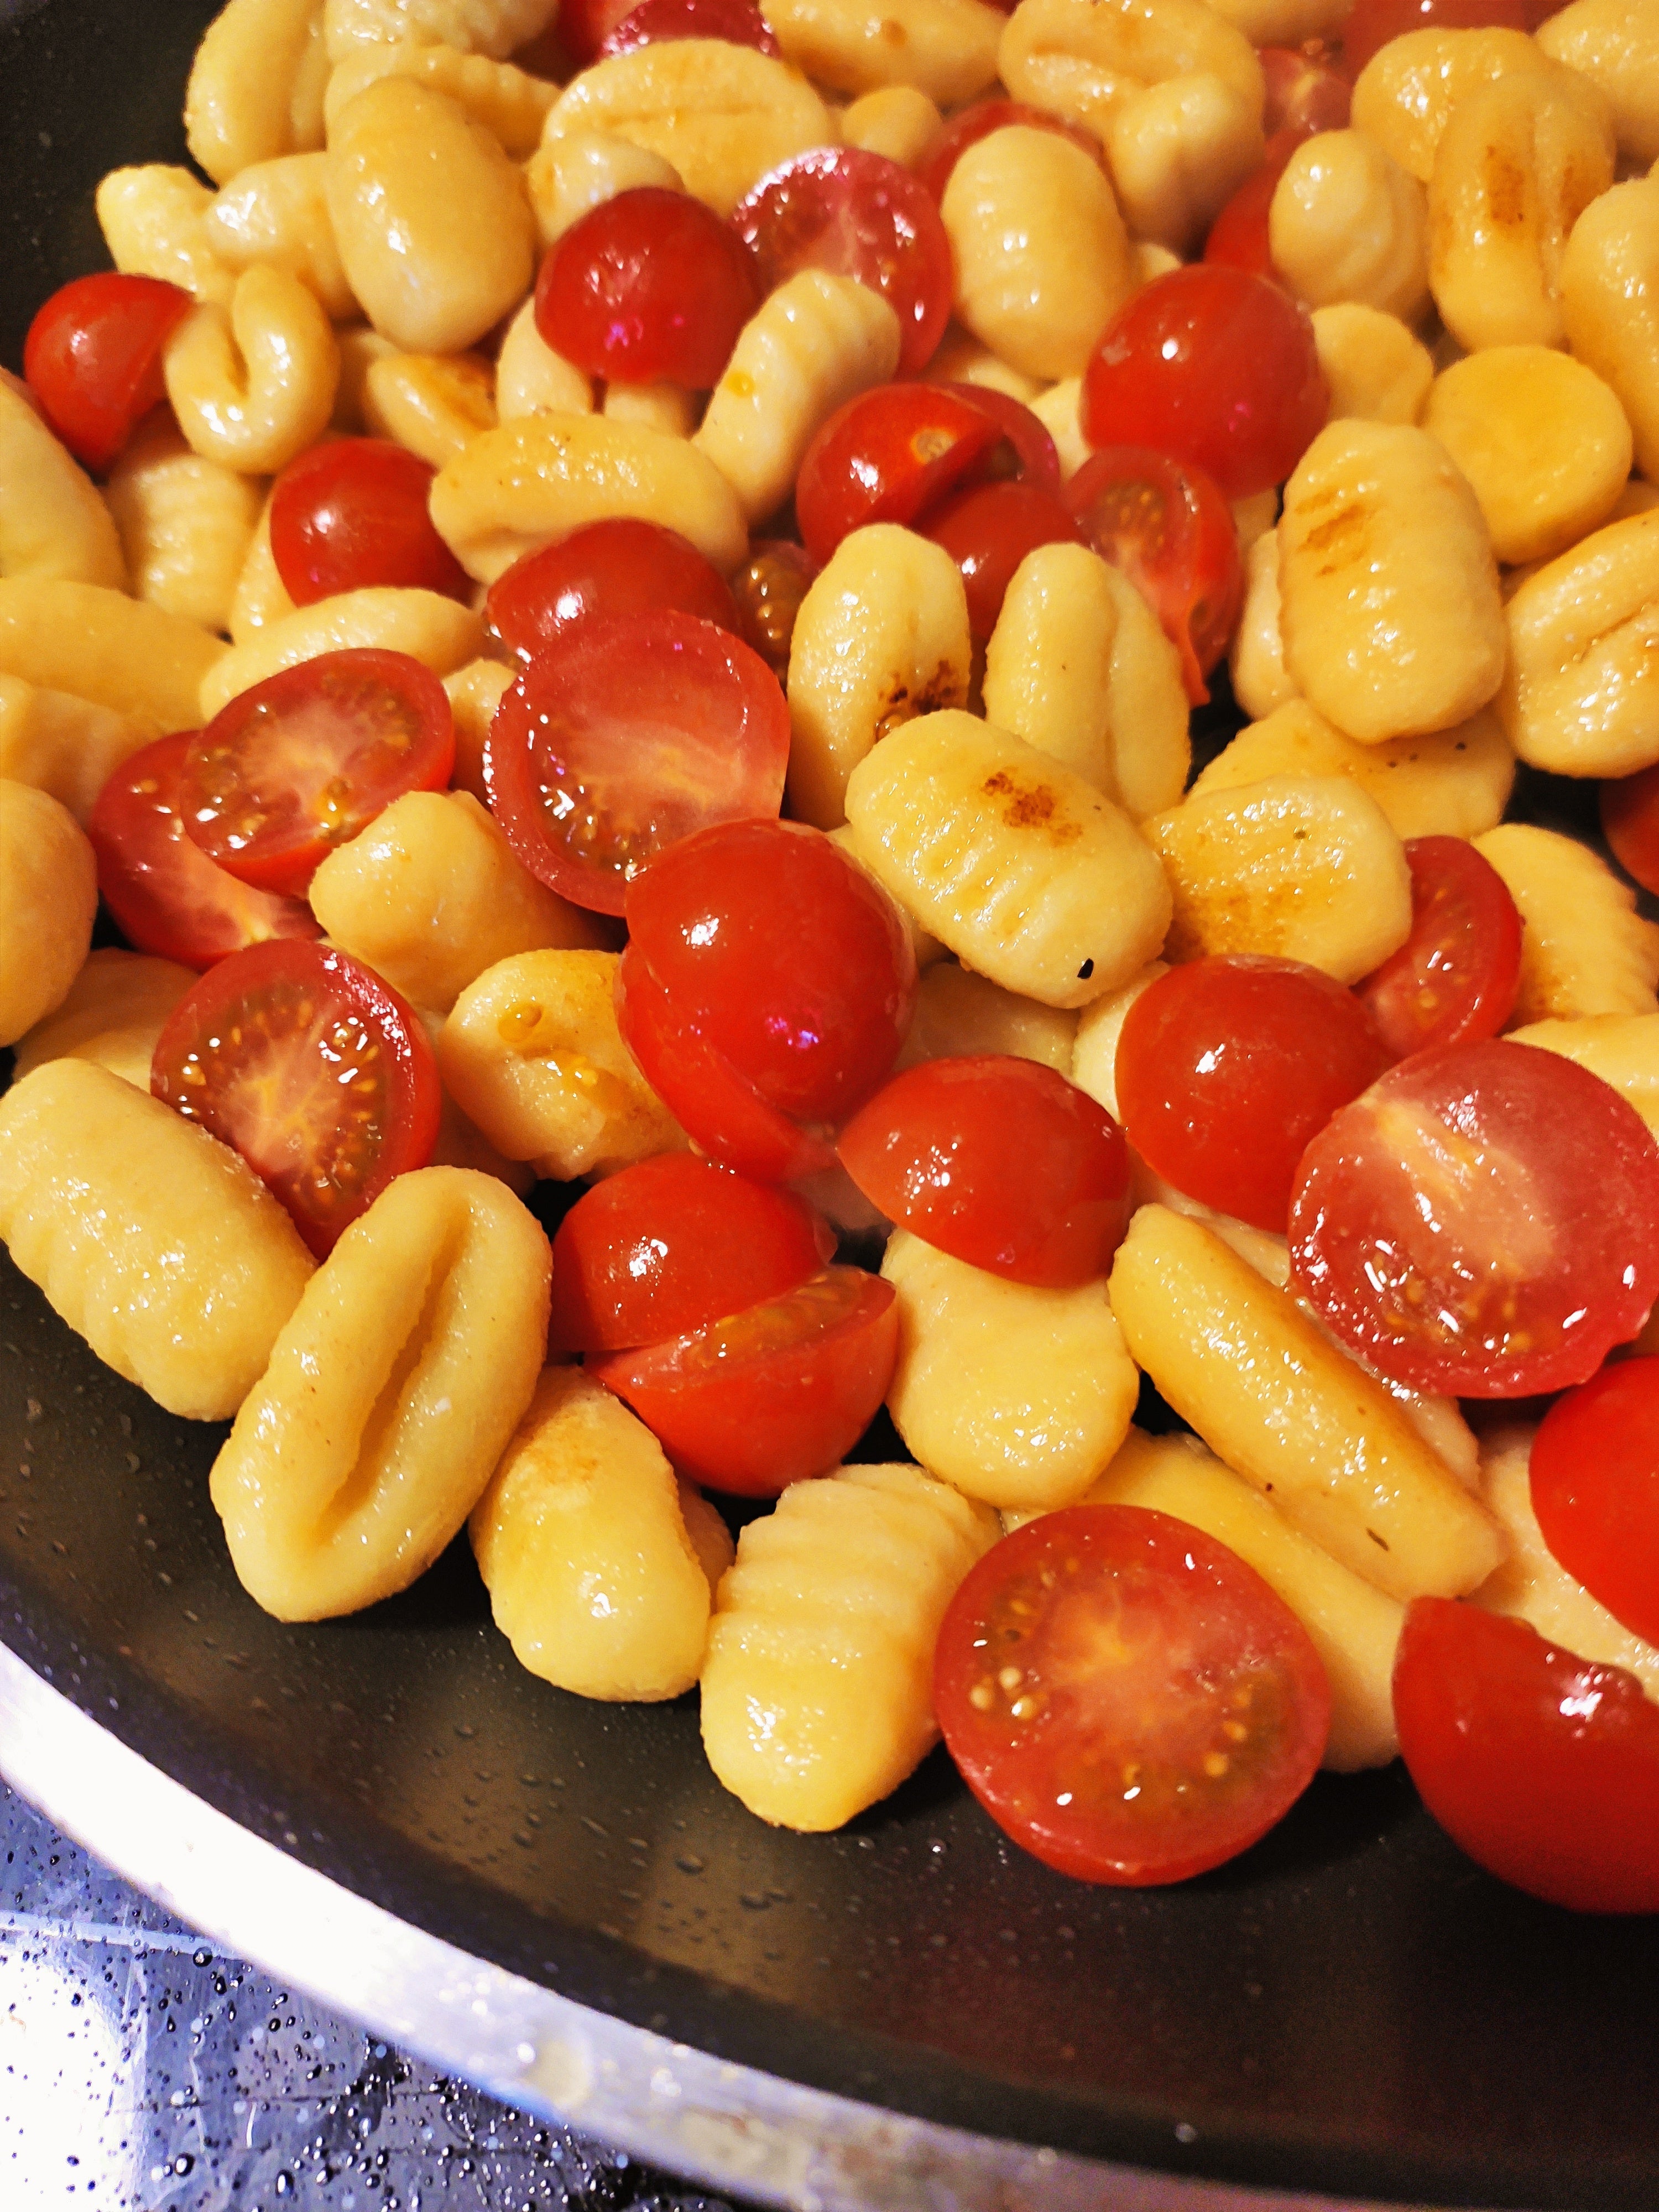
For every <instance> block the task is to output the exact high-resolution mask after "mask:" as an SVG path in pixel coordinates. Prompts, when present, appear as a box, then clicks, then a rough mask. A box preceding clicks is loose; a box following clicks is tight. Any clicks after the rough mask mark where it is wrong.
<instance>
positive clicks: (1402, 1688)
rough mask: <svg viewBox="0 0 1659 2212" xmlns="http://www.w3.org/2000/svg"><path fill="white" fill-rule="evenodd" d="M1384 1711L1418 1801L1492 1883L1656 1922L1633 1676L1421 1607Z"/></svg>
mask: <svg viewBox="0 0 1659 2212" xmlns="http://www.w3.org/2000/svg"><path fill="white" fill-rule="evenodd" d="M1394 1711H1395V1722H1396V1723H1397V1724H1398V1726H1399V1729H1400V1749H1401V1756H1402V1757H1403V1758H1404V1759H1405V1762H1406V1765H1407V1769H1408V1771H1409V1772H1410V1774H1411V1778H1412V1780H1413V1782H1414V1783H1415V1784H1417V1787H1418V1790H1419V1794H1420V1796H1422V1799H1423V1802H1424V1803H1425V1805H1426V1806H1427V1807H1428V1808H1429V1810H1430V1812H1431V1813H1432V1814H1433V1815H1434V1817H1435V1819H1436V1820H1438V1821H1439V1823H1440V1825H1441V1826H1442V1827H1443V1828H1444V1829H1445V1830H1446V1832H1447V1833H1448V1834H1449V1836H1450V1837H1451V1838H1453V1840H1454V1841H1455V1843H1457V1844H1461V1845H1462V1849H1463V1850H1466V1851H1467V1852H1468V1855H1469V1857H1471V1858H1472V1859H1474V1860H1475V1861H1476V1863H1478V1864H1479V1865H1480V1866H1483V1867H1485V1868H1486V1871H1487V1872H1488V1873H1489V1874H1495V1875H1497V1876H1498V1879H1499V1880H1500V1881H1508V1882H1512V1883H1513V1884H1514V1885H1515V1887H1516V1888H1517V1889H1523V1890H1525V1891H1527V1892H1528V1894H1529V1895H1531V1896H1533V1897H1541V1898H1543V1899H1545V1900H1546V1901H1547V1902H1548V1903H1550V1904H1553V1905H1566V1906H1568V1907H1569V1908H1570V1909H1571V1910H1572V1911H1577V1912H1659V1706H1656V1705H1653V1704H1651V1703H1650V1700H1649V1699H1647V1698H1645V1697H1644V1695H1643V1693H1642V1686H1641V1684H1640V1683H1639V1682H1638V1680H1636V1678H1635V1676H1634V1675H1632V1674H1626V1673H1625V1671H1624V1669H1623V1668H1619V1667H1603V1666H1599V1665H1597V1664H1595V1662H1592V1661H1590V1660H1588V1659H1579V1658H1576V1657H1575V1656H1573V1654H1572V1653H1571V1652H1570V1651H1563V1650H1559V1649H1557V1648H1556V1647H1555V1646H1553V1645H1552V1644H1548V1643H1547V1642H1546V1641H1545V1639H1544V1638H1542V1637H1541V1636H1540V1635H1539V1633H1538V1632H1537V1631H1536V1629H1534V1628H1532V1627H1530V1626H1528V1624H1527V1623H1526V1622H1525V1621H1523V1620H1506V1619H1504V1618H1503V1617H1502V1616H1501V1615H1499V1614H1497V1613H1485V1612H1483V1611H1482V1610H1481V1609H1480V1607H1478V1606H1472V1605H1463V1604H1460V1603H1459V1602H1458V1601H1456V1600H1455V1599H1454V1598H1443V1597H1420V1598H1418V1599H1417V1600H1416V1601H1414V1602H1413V1604H1412V1605H1411V1606H1410V1607H1408V1608H1407V1613H1406V1625H1405V1627H1404V1629H1403V1630H1402V1632H1401V1638H1400V1646H1399V1650H1398V1652H1397V1654H1396V1656H1395V1667H1394Z"/></svg>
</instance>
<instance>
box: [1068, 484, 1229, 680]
mask: <svg viewBox="0 0 1659 2212" xmlns="http://www.w3.org/2000/svg"><path fill="white" fill-rule="evenodd" d="M1065 500H1066V506H1067V507H1069V508H1070V509H1071V512H1072V513H1073V514H1074V515H1075V516H1076V517H1077V520H1078V522H1079V525H1080V526H1081V528H1082V532H1083V537H1084V541H1085V544H1090V545H1092V546H1093V547H1094V549H1095V551H1096V552H1097V553H1098V554H1099V555H1100V556H1101V558H1102V560H1103V561H1109V562H1111V564H1112V566H1113V568H1121V570H1122V571H1123V573H1124V574H1125V575H1126V576H1127V578H1128V579H1129V581H1130V582H1131V583H1132V584H1133V585H1134V586H1135V587H1136V589H1137V590H1138V591H1139V592H1140V594H1141V596H1142V598H1143V599H1146V601H1147V602H1148V604H1149V605H1151V607H1152V611H1153V612H1154V613H1155V614H1156V615H1157V617H1158V620H1159V622H1160V623H1162V624H1163V625H1164V635H1165V636H1166V637H1167V638H1168V639H1169V640H1170V643H1171V644H1172V645H1173V646H1174V647H1175V648H1176V652H1177V653H1179V654H1180V655H1181V674H1182V682H1183V683H1184V684H1185V685H1186V688H1187V696H1188V700H1189V701H1190V702H1192V704H1193V705H1194V706H1195V707H1201V706H1202V705H1203V704H1204V702H1206V700H1207V699H1208V697H1209V696H1210V694H1209V690H1208V688H1207V686H1206V684H1205V681H1204V679H1205V678H1206V676H1207V675H1208V674H1209V672H1210V671H1211V670H1212V668H1213V667H1214V666H1215V665H1216V663H1217V661H1218V660H1219V659H1220V658H1221V656H1222V654H1223V653H1225V651H1226V650H1227V642H1228V640H1229V639H1230V638H1231V635H1232V634H1233V629H1234V626H1235V624H1236V623H1237V621H1238V617H1239V611H1240V610H1241V608H1242V607H1243V604H1244V568H1243V562H1241V560H1240V558H1239V553H1238V532H1237V529H1236V528H1235V527H1234V525H1233V516H1232V509H1231V507H1229V506H1228V504H1227V502H1226V501H1225V499H1224V498H1223V497H1222V495H1221V494H1220V492H1219V491H1218V489H1217V488H1216V486H1215V485H1214V483H1212V481H1211V480H1210V478H1209V477H1206V475H1205V474H1204V472H1203V471H1202V470H1201V469H1195V468H1186V467H1183V466H1182V464H1181V463H1180V462H1179V461H1173V460H1171V459H1170V457H1169V455H1168V454H1167V453H1152V452H1151V451H1150V450H1149V449H1148V448H1147V447H1144V446H1108V447H1105V449H1104V450H1103V452H1101V453H1091V455H1090V456H1089V458H1088V459H1087V460H1086V461H1085V463H1084V464H1083V466H1082V467H1081V468H1080V469H1079V471H1077V474H1076V475H1075V476H1074V477H1072V479H1071V481H1070V482H1069V483H1067V484H1066V491H1065Z"/></svg>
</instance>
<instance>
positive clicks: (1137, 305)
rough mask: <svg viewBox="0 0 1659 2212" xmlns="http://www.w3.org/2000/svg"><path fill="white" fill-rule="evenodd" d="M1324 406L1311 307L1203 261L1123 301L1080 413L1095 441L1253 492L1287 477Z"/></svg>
mask: <svg viewBox="0 0 1659 2212" xmlns="http://www.w3.org/2000/svg"><path fill="white" fill-rule="evenodd" d="M1330 405H1331V394H1330V387H1329V386H1328V384H1327V383H1326V381H1325V372H1324V370H1323V369H1322V368H1321V367H1320V365H1319V351H1318V349H1317V347H1316V345H1315V343H1314V334H1313V321H1312V319H1311V317H1310V315H1309V313H1308V311H1307V309H1306V308H1305V307H1302V306H1301V305H1300V304H1299V303H1298V302H1297V301H1294V300H1292V299H1291V296H1290V295H1289V294H1288V293H1287V292H1285V291H1283V290H1281V289H1280V288H1279V286H1278V285H1277V284H1274V283H1269V282H1268V281H1267V278H1265V277H1262V276H1252V275H1250V274H1249V271H1247V270H1242V269H1231V268H1227V267H1225V265H1222V264H1218V263H1215V262H1207V261H1206V262H1200V263H1195V264H1192V265H1191V266H1189V267H1188V268H1185V269H1172V270H1170V272H1169V273H1168V275H1167V276H1158V277H1155V278H1154V279H1153V281H1152V283H1150V284H1147V285H1146V286H1144V287H1143V288H1142V289H1141V290H1139V292H1137V293H1136V294H1135V295H1133V298H1132V299H1130V300H1129V301H1127V302H1126V304H1125V305H1124V306H1123V307H1120V308H1119V310H1118V312H1117V313H1116V314H1115V315H1114V316H1113V318H1112V319H1111V321H1110V322H1109V323H1108V324H1107V325H1106V328H1105V330H1104V331H1103V332H1102V333H1101V336H1100V337H1099V339H1098V341H1097V343H1096V346H1095V350H1094V353H1093V356H1091V360H1090V362H1089V366H1088V368H1086V369H1085V372H1084V377H1083V398H1082V402H1081V404H1080V407H1079V423H1080V425H1081V427H1082V430H1083V435H1084V436H1085V438H1086V439H1087V440H1088V441H1089V443H1090V444H1091V446H1096V447H1100V446H1114V445H1117V446H1150V447H1152V449H1153V451H1154V452H1157V453H1168V454H1170V456H1171V458H1172V459H1176V460H1178V461H1185V462H1186V463H1187V464H1188V465H1189V466H1191V467H1194V468H1199V469H1202V470H1203V471H1204V472H1205V473H1206V476H1209V477H1212V479H1213V480H1214V482H1215V483H1216V484H1217V485H1218V487H1219V489H1220V490H1221V491H1222V493H1223V495H1225V497H1226V498H1228V499H1248V498H1249V496H1250V495H1251V494H1252V493H1254V492H1258V491H1266V490H1267V489H1268V488H1269V487H1270V486H1271V485H1273V484H1277V483H1283V482H1284V481H1285V477H1288V476H1289V475H1290V473H1291V470H1292V469H1293V468H1294V467H1295V466H1296V465H1297V462H1298V461H1299V460H1300V459H1301V458H1302V456H1303V454H1304V453H1305V452H1306V451H1307V449H1308V447H1309V446H1310V445H1311V443H1312V442H1313V441H1314V439H1315V438H1316V437H1317V435H1319V433H1320V431H1322V429H1323V428H1324V427H1325V420H1326V417H1327V416H1328V414H1329V412H1330Z"/></svg>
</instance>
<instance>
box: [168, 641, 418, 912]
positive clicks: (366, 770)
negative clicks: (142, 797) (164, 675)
mask: <svg viewBox="0 0 1659 2212" xmlns="http://www.w3.org/2000/svg"><path fill="white" fill-rule="evenodd" d="M454 765H455V719H454V716H453V713H452V712H451V710H450V705H449V695H448V694H447V691H446V690H444V687H443V685H442V684H441V683H440V682H439V681H438V679H437V678H436V677H435V675H433V673H432V671H431V670H430V669H428V668H423V667H422V665H421V663H420V662H419V661H418V660H414V659H410V656H409V654H408V653H382V652H380V651H378V650H375V649H370V648H368V647H361V648H360V647H352V648H350V649H349V650H347V651H345V652H343V653H322V654H319V657H318V658H317V659H314V660H302V661H301V662H300V663H298V665H296V666H295V667H292V668H285V669H283V670H282V671H281V672H280V673H279V674H277V675H276V676H268V677H267V678H265V680H264V683H263V684H254V685H253V687H252V690H247V691H242V692H239V693H238V694H237V696H236V697H235V698H234V699H232V700H231V701H230V702H228V705H226V706H224V707H222V708H220V710H219V712H218V713H217V714H216V715H215V716H214V718H213V720H211V721H210V723H209V724H208V726H207V727H206V729H204V731H202V732H200V733H199V734H198V735H197V736H195V737H192V738H191V741H190V744H189V746H188V747H187V749H186V750H185V766H184V776H183V786H184V789H183V800H182V805H183V811H184V817H185V829H186V830H187V831H188V833H189V835H190V836H191V839H192V840H193V841H194V842H195V843H196V844H197V845H198V846H199V847H200V848H201V849H202V851H203V852H204V853H205V854H207V856H208V858H209V859H210V860H216V862H217V863H218V865H219V866H221V867H222V868H226V869H228V870H229V872H230V873H231V874H232V875H234V876H238V877H240V878H241V880H242V881H243V882H244V883H245V884H253V885H254V887H255V888H256V889H257V890H267V891H280V892H285V893H287V894H289V896H295V897H298V896H303V894H304V893H305V891H306V890H307V887H308V886H309V884H310V882H311V878H313V876H314V875H315V874H316V872H317V870H318V868H319V866H320V865H321V863H322V862H323V861H324V860H326V859H327V857H328V855H329V854H330V853H331V852H332V851H333V850H334V848H335V847H336V846H337V845H343V844H346V843H348V842H349V840H350V839H352V838H353V837H355V836H357V835H358V834H359V832H360V831H362V830H363V829H367V828H368V825H369V823H371V822H372V821H373V820H374V817H375V816H376V815H377V814H380V813H383V812H384V811H385V810H386V808H387V807H388V806H390V805H391V804H392V800H393V799H401V798H402V797H403V796H404V793H405V792H410V791H441V790H443V788H444V787H445V786H446V785H447V783H448V781H449V776H450V771H451V769H453V767H454Z"/></svg>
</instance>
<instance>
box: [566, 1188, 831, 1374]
mask: <svg viewBox="0 0 1659 2212" xmlns="http://www.w3.org/2000/svg"><path fill="white" fill-rule="evenodd" d="M835 1249H836V1239H835V1233H834V1231H832V1230H831V1229H830V1227H829V1223H828V1222H827V1221H826V1220H825V1219H824V1218H823V1215H822V1214H821V1213H820V1212H818V1211H817V1208H816V1207H814V1206H809V1205H808V1204H807V1203H806V1200H805V1199H804V1198H798V1197H797V1196H796V1195H795V1194H794V1193H793V1191H784V1190H774V1189H771V1188H769V1187H768V1186H767V1185H766V1184H764V1183H757V1182H749V1181H748V1180H747V1178H746V1177H744V1176H735V1175H728V1174H727V1173H726V1170H724V1169H723V1168H717V1167H711V1166H710V1165H709V1164H708V1162H707V1161H706V1160H698V1159H694V1158H692V1157H691V1155H690V1153H689V1152H664V1153H662V1154H660V1155H659V1157H658V1158H655V1159H651V1160H641V1161H640V1162H639V1163H638V1164H637V1165H635V1166H634V1167H629V1168H623V1170H621V1172H620V1173H619V1174H617V1175H613V1176H606V1177H605V1180H604V1182H599V1183H596V1184H595V1185H594V1187H593V1188H592V1190H590V1191H589V1192H588V1193H587V1194H586V1197H584V1198H579V1199H578V1200H577V1201H576V1203H575V1204H574V1206H572V1207H571V1209H570V1211H569V1212H568V1213H567V1214H566V1216H565V1217H564V1219H563V1220H562V1222H561V1223H560V1225H559V1231H558V1234H557V1236H556V1237H554V1239H553V1318H552V1324H551V1330H550V1340H551V1342H552V1343H553V1344H554V1345H556V1346H559V1347H560V1348H562V1350H564V1351H567V1352H622V1351H626V1350H628V1349H629V1347H630V1346H637V1345H642V1344H659V1343H661V1342H662V1340H664V1339H665V1338H666V1337H671V1336H685V1335H688V1334H690V1332H691V1331H692V1330H694V1329H699V1328H705V1327H706V1326H707V1325H708V1322H713V1321H722V1320H724V1319H725V1318H726V1316H727V1315H729V1314H734V1313H740V1312H741V1311H742V1310H744V1307H745V1306H752V1305H757V1304H759V1303H760V1302H761V1301H762V1300H763V1299H766V1298H777V1297H783V1296H784V1295H785V1294H786V1293H787V1291H793V1290H795V1289H798V1288H799V1285H801V1284H802V1283H804V1282H805V1281H806V1279H807V1278H808V1277H809V1276H811V1275H816V1274H817V1273H819V1272H820V1270H821V1269H822V1268H823V1267H824V1266H825V1264H826V1263H827V1262H828V1261H829V1260H830V1259H831V1258H832V1257H833V1255H834V1253H835Z"/></svg>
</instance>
